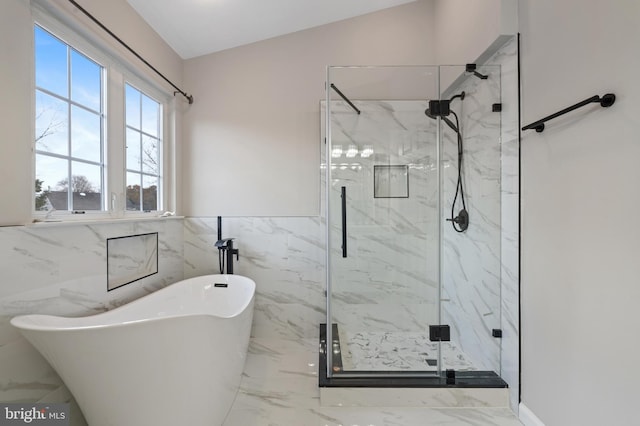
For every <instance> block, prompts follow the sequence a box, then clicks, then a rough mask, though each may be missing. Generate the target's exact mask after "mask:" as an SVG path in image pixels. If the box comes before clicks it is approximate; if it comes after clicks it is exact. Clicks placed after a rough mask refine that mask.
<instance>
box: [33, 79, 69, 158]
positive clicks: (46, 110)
mask: <svg viewBox="0 0 640 426" xmlns="http://www.w3.org/2000/svg"><path fill="white" fill-rule="evenodd" d="M67 105H68V104H67V103H66V102H64V101H61V100H59V99H57V98H54V97H53V96H49V95H47V94H45V93H42V92H40V91H39V90H36V133H35V138H36V149H37V150H39V151H46V152H52V153H55V154H60V155H69V138H68V122H69V112H68V109H67V108H68V107H67Z"/></svg>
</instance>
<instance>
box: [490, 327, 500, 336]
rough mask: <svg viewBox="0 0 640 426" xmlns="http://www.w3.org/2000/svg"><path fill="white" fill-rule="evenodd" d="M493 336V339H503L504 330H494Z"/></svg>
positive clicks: (492, 331)
mask: <svg viewBox="0 0 640 426" xmlns="http://www.w3.org/2000/svg"><path fill="white" fill-rule="evenodd" d="M491 335H492V336H493V337H498V338H501V337H502V330H501V329H499V328H494V329H493V330H491Z"/></svg>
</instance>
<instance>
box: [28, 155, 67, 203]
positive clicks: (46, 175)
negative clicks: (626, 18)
mask: <svg viewBox="0 0 640 426" xmlns="http://www.w3.org/2000/svg"><path fill="white" fill-rule="evenodd" d="M68 165H69V163H68V162H67V160H63V159H60V158H55V157H50V156H48V155H40V154H37V155H36V188H35V189H36V200H35V208H36V210H51V209H52V208H53V209H56V210H67V209H68V195H67V188H68V185H67V182H68V181H69V177H68V176H69V169H68Z"/></svg>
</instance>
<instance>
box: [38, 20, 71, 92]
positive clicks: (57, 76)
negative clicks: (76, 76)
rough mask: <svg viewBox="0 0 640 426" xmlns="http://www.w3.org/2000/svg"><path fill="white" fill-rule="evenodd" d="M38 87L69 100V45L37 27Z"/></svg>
mask: <svg viewBox="0 0 640 426" xmlns="http://www.w3.org/2000/svg"><path fill="white" fill-rule="evenodd" d="M35 60H36V86H37V87H40V88H43V89H46V90H49V91H50V92H53V93H55V94H57V95H60V96H62V97H65V98H68V96H69V91H68V85H67V81H68V80H67V75H68V73H67V45H66V44H65V43H63V42H61V41H60V40H58V39H57V38H55V37H54V36H52V35H51V34H49V33H48V32H47V31H45V30H43V29H42V28H40V27H38V26H36V27H35Z"/></svg>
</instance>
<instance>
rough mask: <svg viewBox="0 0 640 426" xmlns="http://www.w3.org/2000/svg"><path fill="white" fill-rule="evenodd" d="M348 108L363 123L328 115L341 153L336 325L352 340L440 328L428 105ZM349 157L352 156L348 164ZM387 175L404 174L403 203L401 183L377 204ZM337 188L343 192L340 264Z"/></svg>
mask: <svg viewBox="0 0 640 426" xmlns="http://www.w3.org/2000/svg"><path fill="white" fill-rule="evenodd" d="M356 72H357V70H356ZM354 103H355V104H356V106H357V108H358V109H359V110H360V111H361V113H360V114H356V113H355V112H354V111H353V110H352V109H351V108H350V107H349V106H348V105H347V104H345V103H344V102H342V101H336V102H332V110H331V116H332V120H331V122H332V129H331V132H332V133H331V141H332V147H331V148H332V152H333V150H334V149H335V148H337V147H340V148H342V154H340V155H333V154H332V155H331V161H330V167H331V168H330V174H331V176H330V182H331V191H330V193H331V195H330V209H329V211H330V213H329V214H330V215H331V218H332V219H331V220H330V222H331V224H332V226H331V230H330V231H331V232H330V238H331V262H332V267H331V269H332V314H333V317H334V322H337V323H339V324H340V327H341V328H342V330H345V331H346V330H348V331H351V332H365V331H372V332H378V331H399V332H405V331H418V330H425V329H426V328H428V325H429V324H435V323H437V322H438V320H437V318H438V310H437V307H436V301H437V299H438V287H437V282H438V263H439V260H438V244H439V242H438V223H437V216H436V213H437V202H438V176H437V171H436V162H437V151H436V140H437V136H436V132H437V128H436V121H435V120H430V119H428V118H426V117H425V115H424V111H425V109H426V108H427V106H428V104H427V102H426V100H425V101H362V100H354ZM354 147H355V148H356V149H357V150H358V153H357V154H356V155H355V156H353V155H352V156H349V155H348V150H349V149H350V148H354ZM367 149H368V150H370V151H369V152H368V155H365V152H366V150H367ZM323 158H324V157H323ZM386 166H392V167H393V166H406V167H407V176H406V178H405V182H404V186H406V187H407V191H406V193H403V192H402V191H399V189H400V187H401V186H402V182H398V183H399V185H397V190H396V193H393V194H391V195H393V196H397V197H389V198H387V197H380V194H376V174H375V170H376V169H377V170H378V171H381V170H382V171H384V167H386ZM399 178H400V179H399V180H401V179H402V176H399ZM342 186H344V187H345V188H346V191H347V203H346V206H347V208H346V210H347V223H348V229H347V234H348V241H347V246H348V253H347V257H346V258H344V257H343V256H342V252H341V245H342V243H341V240H342V225H341V220H340V217H341V195H340V190H341V187H342ZM323 191H324V188H323ZM405 194H406V195H407V197H402V195H405Z"/></svg>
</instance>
